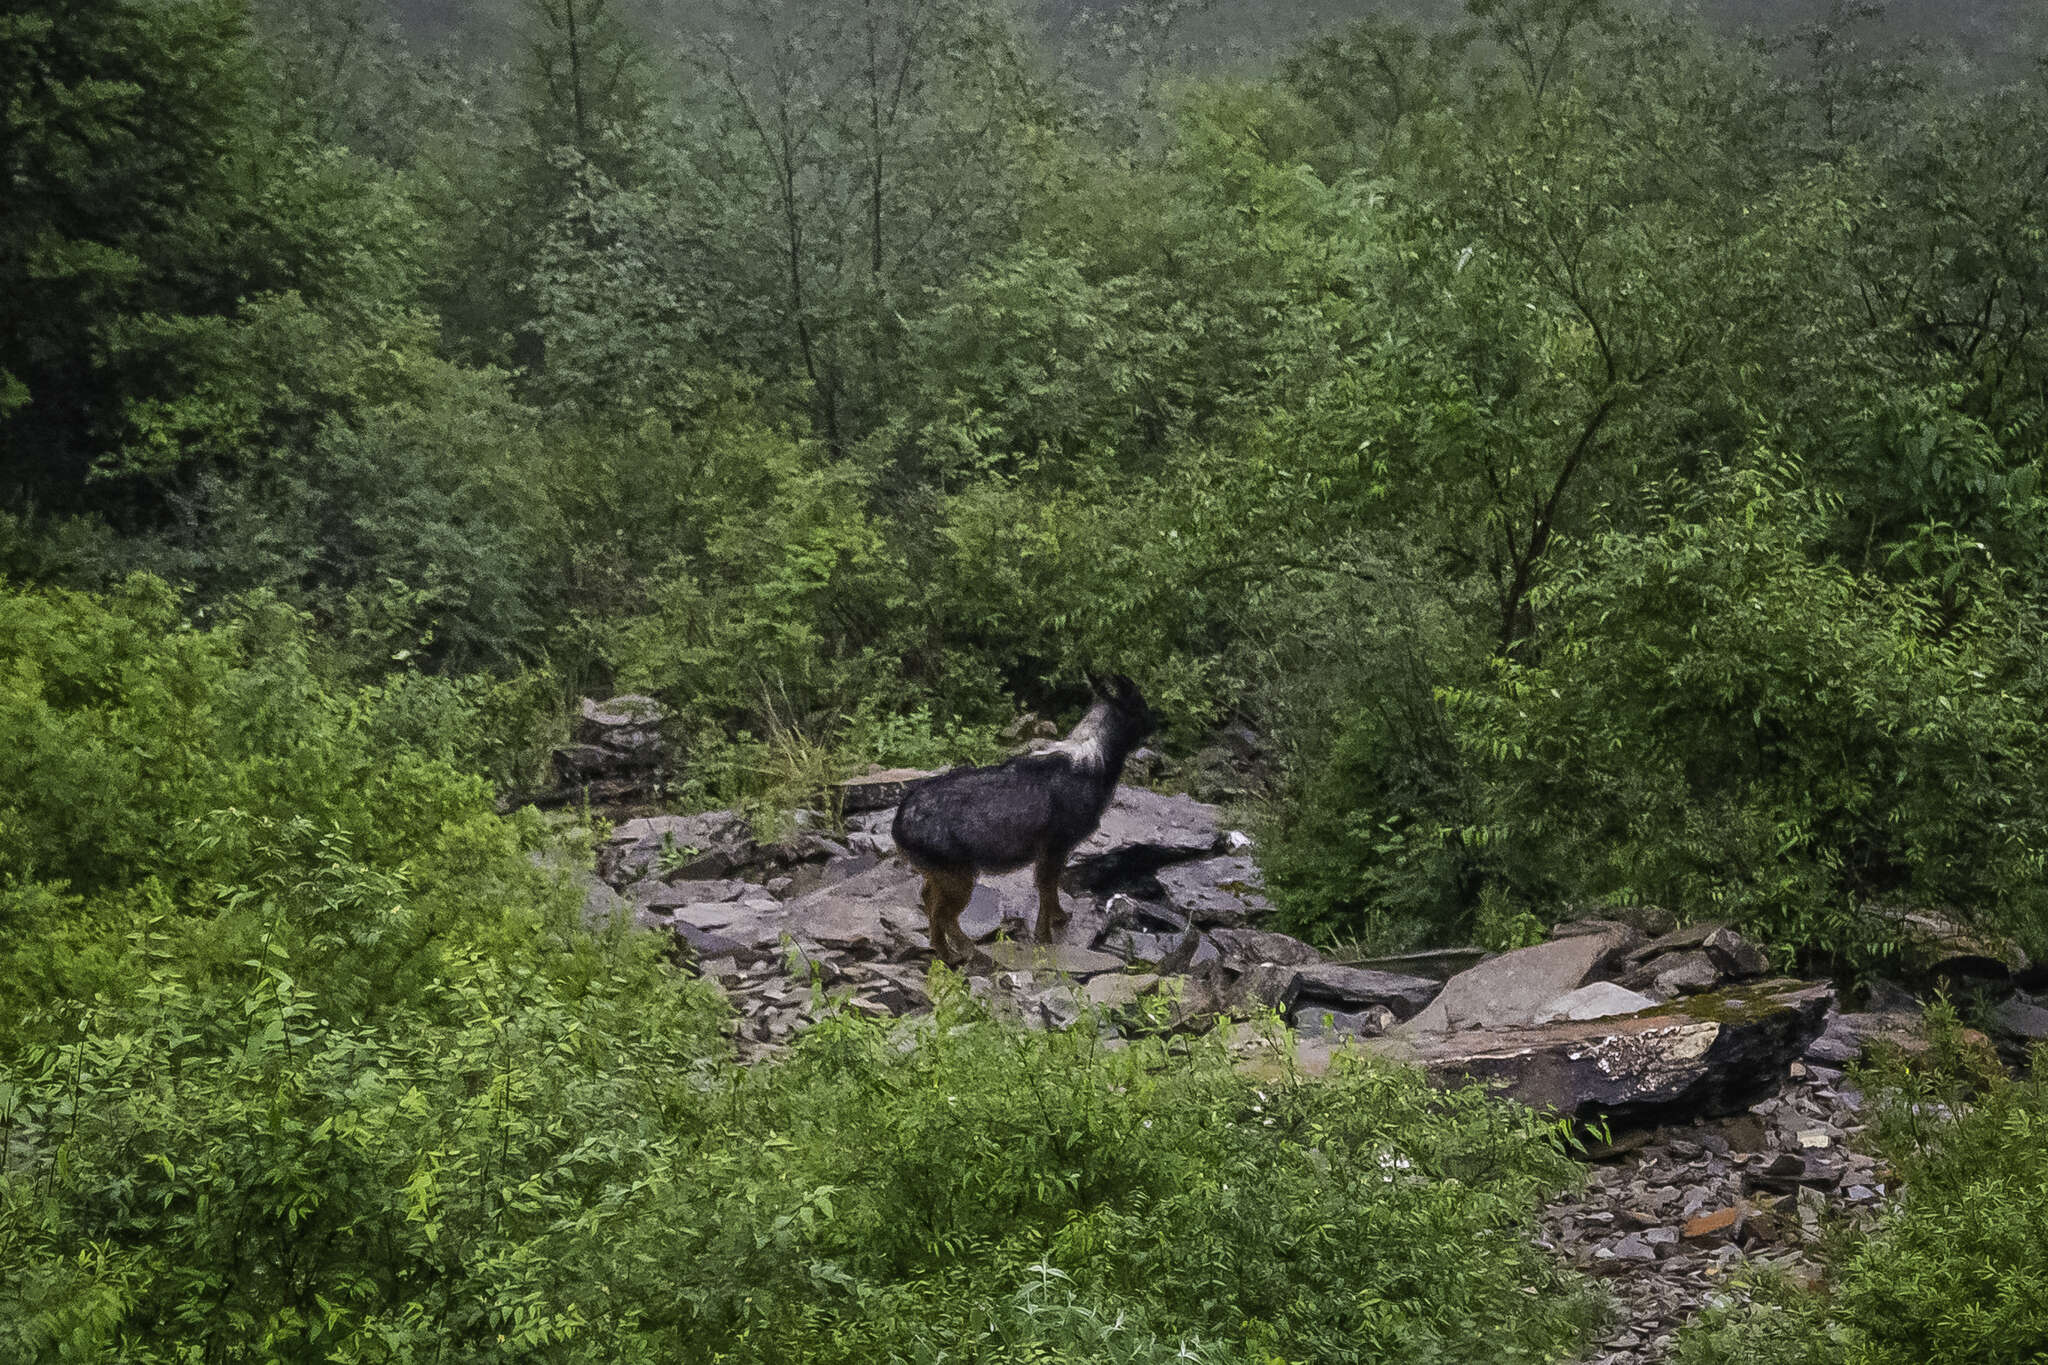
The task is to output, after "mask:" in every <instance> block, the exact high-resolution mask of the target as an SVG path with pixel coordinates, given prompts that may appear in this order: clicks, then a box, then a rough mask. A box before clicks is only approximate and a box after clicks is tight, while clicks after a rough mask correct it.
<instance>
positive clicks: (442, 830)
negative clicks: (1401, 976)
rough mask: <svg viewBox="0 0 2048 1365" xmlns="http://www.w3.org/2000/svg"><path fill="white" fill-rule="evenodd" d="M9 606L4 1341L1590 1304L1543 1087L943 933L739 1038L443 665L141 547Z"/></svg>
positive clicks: (340, 1336)
mask: <svg viewBox="0 0 2048 1365" xmlns="http://www.w3.org/2000/svg"><path fill="white" fill-rule="evenodd" d="M0 604H4V607H5V614H4V615H0V623H4V625H0V639H4V640H5V641H6V644H7V650H6V655H5V657H6V658H7V659H8V660H9V661H10V669H9V672H8V673H7V674H6V676H5V683H4V691H0V697H4V698H5V715H6V719H7V728H8V731H9V733H10V734H11V735H14V736H17V737H18V745H17V747H18V749H19V750H20V752H19V753H17V754H15V755H14V757H13V760H12V761H13V763H14V765H15V766H14V767H13V768H11V769H10V770H9V771H8V772H7V773H6V778H7V784H8V790H9V791H10V793H11V795H10V798H9V803H8V804H7V805H6V806H5V807H4V808H0V836H4V838H5V839H6V840H7V844H6V846H5V848H4V850H0V854H4V865H5V867H6V868H7V880H6V881H5V883H4V884H0V949H4V953H0V1002H4V1003H0V1010H4V1014H0V1354H4V1355H5V1356H6V1358H8V1359H10V1360H21V1361H24V1362H30V1361H44V1360H51V1361H55V1360H62V1359H76V1358H93V1357H97V1356H104V1355H107V1354H119V1355H120V1356H121V1357H122V1358H124V1359H130V1360H137V1361H177V1360H186V1359H189V1358H190V1353H191V1351H192V1350H193V1349H195V1348H197V1349H200V1350H201V1351H203V1352H204V1353H205V1354H207V1355H209V1356H212V1357H215V1358H219V1359H226V1360H257V1359H275V1358H279V1357H286V1358H297V1357H308V1356H319V1357H321V1358H325V1359H335V1360H363V1361H408V1360H421V1361H423V1360H428V1359H451V1358H453V1359H463V1360H479V1361H482V1360H502V1361H511V1360H535V1359H543V1360H561V1361H598V1360H604V1361H614V1360H622V1359H630V1360H648V1361H664V1360H675V1361H690V1360H706V1361H709V1360H714V1359H717V1360H760V1361H791V1362H794V1361H820V1360H827V1361H829V1360H846V1361H854V1360H871V1359H876V1358H891V1359H910V1360H930V1361H937V1360H939V1359H942V1358H958V1357H959V1356H961V1355H966V1356H984V1355H989V1354H1004V1353H1011V1352H1023V1353H1027V1354H1031V1355H1033V1356H1034V1357H1036V1358H1046V1359H1068V1360H1081V1359H1091V1360H1092V1359H1123V1360H1133V1361H1154V1360H1156V1361H1165V1360H1168V1359H1186V1358H1191V1357H1192V1358H1196V1359H1213V1360H1225V1359H1229V1360H1252V1359H1270V1358H1273V1357H1274V1356H1280V1357H1284V1358H1288V1359H1296V1360H1305V1361H1306V1360H1348V1359H1354V1358H1356V1357H1357V1355H1358V1354H1359V1353H1360V1352H1361V1351H1364V1352H1367V1353H1368V1354H1371V1355H1375V1356H1379V1355H1396V1356H1404V1357H1414V1356H1428V1357H1432V1358H1437V1359H1444V1360H1473V1361H1479V1360H1488V1361H1491V1360H1500V1359H1509V1360H1518V1359H1527V1360H1541V1359H1549V1358H1553V1357H1554V1356H1556V1355H1557V1354H1558V1353H1559V1352H1561V1351H1563V1350H1565V1349H1567V1348H1568V1347H1569V1346H1570V1345H1572V1344H1573V1343H1574V1342H1575V1341H1576V1340H1577V1338H1578V1336H1579V1334H1580V1332H1581V1330H1582V1329H1583V1327H1584V1325H1585V1324H1586V1322H1587V1321H1588V1320H1589V1317H1590V1313H1591V1311H1592V1310H1591V1306H1590V1303H1589V1301H1588V1300H1587V1299H1586V1298H1585V1297H1584V1294H1583V1291H1581V1290H1578V1289H1576V1288H1575V1287H1573V1286H1572V1285H1571V1284H1569V1283H1568V1282H1566V1281H1564V1280H1563V1279H1562V1278H1561V1277H1560V1272H1559V1271H1558V1270H1557V1269H1556V1268H1555V1267H1554V1266H1553V1265H1552V1263H1551V1262H1550V1261H1549V1260H1548V1258H1547V1257H1546V1256H1545V1254H1544V1253H1543V1252H1542V1251H1541V1250H1540V1248H1538V1247H1536V1246H1535V1245H1534V1244H1533V1242H1532V1241H1531V1240H1530V1238H1529V1236H1528V1230H1527V1225H1528V1220H1529V1218H1530V1216H1531V1213H1532V1211H1533V1208H1534V1206H1535V1203H1536V1202H1537V1200H1538V1199H1540V1198H1541V1197H1542V1195H1543V1193H1544V1192H1545V1191H1546V1190H1548V1189H1551V1188H1554V1187H1555V1186H1556V1185H1558V1184H1560V1183H1563V1182H1566V1181H1568V1180H1569V1179H1570V1178H1571V1172H1572V1168H1571V1165H1570V1163H1569V1162H1568V1161H1567V1160H1566V1159H1565V1157H1564V1156H1563V1155H1562V1153H1561V1151H1560V1149H1559V1147H1558V1146H1557V1144H1556V1138H1557V1133H1556V1132H1555V1131H1554V1130H1552V1129H1551V1128H1549V1127H1547V1126H1546V1125H1544V1124H1543V1123H1542V1122H1541V1121H1540V1120H1538V1119H1537V1118H1535V1117H1534V1116H1533V1115H1531V1114H1530V1113H1528V1111H1525V1110H1518V1109H1514V1108H1511V1107H1508V1106H1505V1105H1501V1104H1498V1103H1496V1102H1494V1101H1493V1100H1491V1099H1490V1098H1488V1097H1486V1096H1484V1095H1483V1094H1481V1093H1478V1092H1469V1093H1466V1094H1462V1095H1453V1096H1442V1095H1439V1094H1437V1093H1436V1092H1434V1091H1433V1090H1431V1089H1430V1087H1429V1086H1428V1085H1427V1084H1426V1083H1425V1082H1424V1081H1423V1080H1422V1078H1421V1077H1420V1076H1419V1075H1415V1074H1412V1073H1408V1072H1404V1071H1398V1070H1388V1069H1381V1068H1377V1067H1366V1066H1353V1067H1347V1068H1340V1069H1339V1070H1338V1071H1337V1072H1336V1073H1335V1074H1334V1075H1332V1076H1331V1077H1329V1078H1328V1079H1326V1080H1323V1081H1319V1082H1311V1081H1306V1080H1304V1079H1303V1078H1300V1077H1282V1078H1280V1079H1279V1080H1277V1081H1273V1082H1264V1083H1261V1082H1259V1081H1256V1080H1254V1079H1253V1078H1251V1077H1249V1076H1247V1075H1246V1074H1245V1072H1244V1071H1243V1070H1242V1069H1241V1067H1240V1065H1239V1060H1238V1057H1237V1054H1236V1053H1235V1052H1234V1051H1233V1050H1232V1049H1231V1047H1230V1046H1229V1045H1228V1042H1227V1040H1226V1039H1225V1038H1223V1037H1221V1036H1220V1035H1218V1036H1211V1037H1207V1038H1202V1039H1197V1040H1194V1041H1192V1042H1189V1041H1186V1040H1183V1041H1178V1042H1173V1043H1170V1044H1169V1043H1167V1042H1165V1041H1162V1040H1156V1039H1155V1040H1151V1041H1148V1042H1145V1043H1142V1044H1139V1045H1134V1046H1131V1047H1128V1048H1121V1049H1115V1050H1112V1049H1109V1048H1106V1047H1104V1046H1103V1045H1102V1043H1101V1042H1100V1040H1099V1038H1098V1035H1097V1033H1096V1031H1095V1029H1094V1027H1093V1026H1092V1024H1093V1021H1090V1026H1088V1027H1083V1028H1078V1029H1074V1030H1070V1031H1067V1032H1063V1033H1054V1034H1045V1033H1036V1034H1034V1033H1027V1032H1023V1031H1020V1030H1017V1029H1016V1028H1014V1027H1012V1026H1010V1025H1006V1024H1001V1023H997V1022H994V1021H992V1020H989V1019H987V1018H985V1017H983V1016H982V1015H981V1014H980V1012H979V1008H978V1006H976V1005H974V1004H973V1003H972V1001H971V1000H970V998H969V996H968V993H967V991H966V989H965V986H964V983H962V982H960V981H958V980H957V979H954V978H951V977H948V976H946V975H945V974H944V972H943V970H940V972H939V973H938V975H937V976H936V977H935V980H934V983H933V986H934V990H935V991H936V993H937V995H938V997H939V1008H938V1011H937V1013H936V1015H935V1016H934V1017H931V1018H928V1019H926V1020H923V1021H921V1022H919V1023H916V1024H914V1025H911V1026H909V1027H908V1029H907V1031H906V1030H899V1029H898V1028H897V1027H896V1026H895V1025H893V1024H885V1023H881V1022H876V1021H872V1020H869V1019H867V1018H865V1017H864V1016H860V1015H856V1014H838V1015H834V1016H833V1017H830V1018H828V1019H827V1020H826V1021H825V1022H823V1023H821V1024H820V1025H818V1026H817V1027H816V1028H814V1029H813V1030H811V1031H810V1032H809V1033H808V1034H807V1035H806V1036H805V1038H804V1040H803V1042H802V1043H801V1045H800V1046H799V1047H798V1048H797V1049H796V1051H795V1053H794V1055H793V1056H792V1057H791V1058H790V1059H789V1060H787V1061H786V1062H784V1063H781V1064H776V1065H763V1066H758V1067H755V1068H751V1069H737V1068H733V1067H731V1066H730V1065H729V1063H727V1062H726V1061H725V1060H724V1059H723V1057H722V1053H723V1047H722V1043H721V1041H720V1037H719V1034H720V1027H719V1026H720V1022H721V1020H720V1011H719V1010H718V1008H717V1007H716V1006H714V1005H713V1004H712V1003H711V1001H712V998H713V997H712V996H711V995H710V993H709V992H708V990H707V989H706V988H704V987H702V986H701V985H697V984H695V983H693V982H691V981H689V980H688V979H687V978H684V977H682V976H680V975H679V974H677V973H675V972H674V971H673V970H672V968H671V967H670V966H669V965H668V964H667V963H666V962H665V960H664V959H663V958H662V957H661V955H660V953H659V951H658V945H657V942H656V940H655V939H654V938H653V937H652V936H643V935H638V934H635V933H633V932H632V931H631V930H630V929H629V928H628V927H627V926H626V925H625V924H624V922H623V921H621V922H618V923H615V924H613V925H610V926H591V925H589V924H587V923H586V922H585V921H584V919H583V914H584V910H583V903H582V902H583V896H582V893H581V890H580V888H579V887H578V886H577V885H576V884H575V882H574V881H573V879H566V878H558V877H557V876H556V875H555V874H553V873H551V872H549V871H548V870H547V863H548V861H549V860H548V859H545V858H533V857H529V856H528V855H529V852H530V851H532V850H531V848H530V846H531V845H532V843H533V842H534V840H535V836H536V835H537V833H538V831H537V829H536V828H534V827H532V826H529V825H524V824H520V823H517V822H508V821H504V820H501V819H498V818H497V817H495V816H493V815H491V814H490V813H489V812H488V810H487V808H486V805H485V795H486V793H485V790H484V788H483V786H482V784H481V783H479V782H477V781H476V780H474V779H472V778H468V777H465V776H463V775H462V774H461V772H460V771H458V769H457V768H456V767H454V766H451V764H450V762H449V761H448V757H449V755H451V754H453V753H455V752H457V751H458V750H459V747H460V736H461V731H462V730H463V728H464V726H465V723H468V724H474V719H473V717H469V716H466V715H465V713H464V712H463V710H462V709H461V708H460V707H459V706H457V705H455V704H454V702H453V700H451V699H450V698H449V697H448V696H447V695H446V694H445V688H446V685H445V684H437V683H435V682H434V681H433V680H429V679H417V678H416V679H412V680H408V681H405V682H403V683H394V684H391V685H387V686H383V687H368V688H363V687H355V688H352V687H347V686H342V685H338V684H335V683H333V682H330V681H328V680H326V679H323V678H322V677H321V676H320V675H319V674H318V673H317V672H316V671H315V670H314V669H313V667H312V666H311V665H310V663H309V657H310V651H309V649H308V641H307V631H306V628H305V625H304V623H303V621H301V620H300V619H298V618H296V617H294V616H293V615H291V614H290V613H289V612H286V611H284V610H283V609H281V608H279V607H276V606H275V605H274V604H257V605H256V606H254V607H252V608H251V609H250V610H249V611H247V612H246V613H245V614H243V615H242V616H239V617H237V618H235V619H234V620H232V621H230V622H227V623H225V624H223V625H220V626H218V627H215V628H214V629H212V630H209V631H204V632H202V631H197V630H193V629H191V628H189V627H180V626H179V625H178V623H177V615H178V602H177V599H176V597H175V595H173V594H172V593H170V592H169V591H168V590H167V589H165V588H163V587H162V586H161V585H160V584H155V583H152V582H151V581H149V580H146V579H137V580H135V581H133V582H132V583H131V584H130V585H129V586H128V587H127V588H126V589H125V590H124V593H123V594H122V595H121V596H120V597H118V598H115V599H111V600H99V599H94V598H89V597H85V596H82V595H78V594H73V593H67V592H60V591H53V590H52V591H42V592H21V591H9V592H7V593H6V594H4V596H0ZM66 756H69V758H70V760H71V761H70V762H69V763H68V764H67V763H65V762H62V761H60V760H62V759H64V758H65V757H66ZM67 799H68V801H69V803H70V805H69V808H68V810H67V808H66V807H65V805H64V803H65V801H66V800H67ZM820 1003H821V1009H823V1010H824V1011H825V1012H827V1013H830V1010H829V1008H828V1006H827V1002H820Z"/></svg>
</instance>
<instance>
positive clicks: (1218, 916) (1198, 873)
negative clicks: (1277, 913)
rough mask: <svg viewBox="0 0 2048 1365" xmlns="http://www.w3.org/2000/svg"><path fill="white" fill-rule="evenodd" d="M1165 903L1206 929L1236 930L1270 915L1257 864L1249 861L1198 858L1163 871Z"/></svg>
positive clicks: (1269, 906)
mask: <svg viewBox="0 0 2048 1365" xmlns="http://www.w3.org/2000/svg"><path fill="white" fill-rule="evenodd" d="M1157 876H1158V881H1159V887H1160V890H1161V891H1162V892H1164V893H1165V898H1166V903H1167V904H1168V905H1170V906H1172V907H1173V908H1174V909H1175V910H1177V911H1178V912H1180V913H1181V914H1182V915H1185V916H1186V917H1187V918H1188V919H1189V920H1190V921H1191V922H1193V923H1195V924H1198V925H1200V926H1202V927H1203V928H1204V929H1208V928H1215V927H1229V928H1236V927H1239V926H1242V925H1245V924H1249V923H1251V922H1252V921H1253V920H1255V919H1258V918H1259V917H1261V916H1263V915H1267V914H1270V913H1271V912H1272V909H1273V906H1272V903H1271V902H1270V901H1268V900H1267V899H1266V897H1265V894H1264V887H1265V883H1264V882H1263V881H1262V880H1261V879H1260V876H1259V868H1258V864H1256V863H1254V862H1253V861H1252V860H1251V859H1249V858H1241V857H1222V858H1199V859H1197V860H1195V861H1194V862H1188V863H1179V864H1176V865H1174V866H1171V867H1165V868H1161V869H1160V870H1159V872H1158V874H1157Z"/></svg>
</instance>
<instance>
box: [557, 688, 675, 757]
mask: <svg viewBox="0 0 2048 1365" xmlns="http://www.w3.org/2000/svg"><path fill="white" fill-rule="evenodd" d="M665 715H666V712H665V711H664V710H663V709H662V705H661V703H660V702H658V701H656V700H655V699H654V698H653V697H648V696H642V695H641V694H640V693H637V692H626V693H622V694H620V695H619V696H616V697H613V698H611V699H610V700H608V701H594V700H592V699H591V698H589V697H585V698H584V699H583V701H582V703H581V705H579V706H578V708H577V715H576V725H575V738H576V740H577V742H578V743H581V744H606V743H616V742H618V741H619V738H620V736H621V735H622V734H630V733H634V732H640V731H647V730H653V729H656V728H658V727H659V726H660V725H661V722H662V719H663V717H664V716H665Z"/></svg>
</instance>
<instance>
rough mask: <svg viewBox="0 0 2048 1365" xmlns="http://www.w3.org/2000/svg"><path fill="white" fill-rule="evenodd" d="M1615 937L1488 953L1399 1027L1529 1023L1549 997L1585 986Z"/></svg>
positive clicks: (1410, 1030)
mask: <svg viewBox="0 0 2048 1365" xmlns="http://www.w3.org/2000/svg"><path fill="white" fill-rule="evenodd" d="M1618 942H1619V940H1618V939H1616V938H1615V937H1614V936H1613V935H1612V934H1586V935H1584V936H1581V937H1577V938H1559V939H1552V940H1551V941H1550V942H1548V943H1539V944H1536V945H1535V946H1534V947H1531V948H1517V949H1515V950H1514V951H1513V952H1511V953H1502V954H1501V955H1500V956H1499V957H1494V958H1488V959H1487V960H1486V961H1484V962H1482V963H1480V964H1479V965H1478V966H1476V967H1473V968H1470V969H1469V970H1467V971H1463V972H1460V973H1459V974H1458V975H1456V976H1454V977H1452V978H1451V979H1450V980H1449V981H1448V982H1446V983H1445V984H1444V988H1443V992H1442V994H1440V995H1438V996H1437V998H1436V999H1435V1000H1434V1001H1432V1002H1431V1003H1430V1005H1429V1008H1427V1009H1425V1010H1423V1011H1422V1012H1421V1013H1420V1014H1418V1015H1416V1016H1415V1017H1414V1018H1413V1019H1410V1020H1409V1021H1408V1022H1407V1023H1405V1024H1403V1025H1402V1026H1401V1030H1400V1031H1401V1032H1403V1033H1407V1034H1423V1033H1449V1032H1453V1031H1455V1030H1458V1029H1473V1028H1501V1027H1510V1026H1514V1025H1520V1024H1529V1023H1533V1022H1534V1021H1535V1020H1536V1018H1537V1016H1538V1015H1540V1014H1541V1013H1542V1012H1543V1010H1544V1009H1545V1008H1546V1007H1547V1006H1548V1005H1549V1004H1550V1002H1551V1001H1553V1000H1555V999H1557V998H1558V997H1559V996H1561V995H1563V994H1565V993H1566V992H1567V991H1575V990H1577V989H1578V988H1579V987H1580V986H1583V985H1585V984H1586V980H1587V978H1588V977H1590V976H1591V975H1592V974H1593V972H1594V970H1595V969H1596V968H1598V967H1599V966H1600V964H1601V963H1602V962H1604V961H1606V960H1607V958H1608V957H1609V956H1610V954H1611V953H1612V951H1613V949H1614V948H1615V946H1616V945H1617V944H1618Z"/></svg>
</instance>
